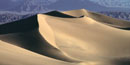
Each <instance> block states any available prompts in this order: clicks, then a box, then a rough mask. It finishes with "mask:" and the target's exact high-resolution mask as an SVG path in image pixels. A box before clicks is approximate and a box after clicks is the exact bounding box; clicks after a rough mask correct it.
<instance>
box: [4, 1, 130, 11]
mask: <svg viewBox="0 0 130 65" xmlns="http://www.w3.org/2000/svg"><path fill="white" fill-rule="evenodd" d="M5 2H6V1H5ZM104 2H105V1H104ZM15 3H16V5H17V6H16V5H15V7H13V8H8V9H6V10H7V11H13V12H33V13H34V12H35V13H43V12H48V11H52V10H60V11H65V10H73V9H83V8H84V9H87V10H90V11H96V12H97V11H119V12H120V11H123V12H129V11H130V9H129V8H121V7H105V6H103V5H100V4H99V3H96V2H93V1H90V0H22V2H21V0H18V1H17V2H15ZM10 4H12V5H14V3H12V2H10ZM8 5H9V4H8ZM12 5H10V6H12Z"/></svg>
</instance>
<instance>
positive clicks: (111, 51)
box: [0, 9, 130, 65]
mask: <svg viewBox="0 0 130 65" xmlns="http://www.w3.org/2000/svg"><path fill="white" fill-rule="evenodd" d="M63 13H64V14H63ZM66 14H67V15H66ZM71 17H72V18H71ZM73 17H74V18H73ZM129 27H130V25H129V22H127V21H123V20H118V19H114V18H111V17H108V16H104V15H101V14H97V13H93V12H88V11H86V10H84V9H81V10H72V11H66V12H58V13H57V12H55V11H53V12H49V13H46V14H38V15H35V16H32V17H29V18H27V19H23V20H19V21H16V22H12V23H7V24H3V25H0V57H1V58H4V60H2V59H1V58H0V64H2V63H3V64H6V61H7V62H8V63H9V64H7V65H11V63H12V64H14V65H25V64H26V65H27V64H39V65H49V64H50V65H51V64H53V63H54V65H123V63H124V62H125V61H126V62H125V63H126V64H130V61H129V59H130V31H129V30H123V29H120V28H125V29H126V28H127V29H129ZM9 48H12V49H9ZM15 49H16V50H15ZM8 54H9V55H8ZM20 54H21V55H20ZM15 56H16V57H15ZM18 56H20V57H18ZM28 56H29V57H28ZM26 57H27V58H26ZM10 58H11V59H13V60H11V59H10ZM28 58H31V60H30V61H29V59H28ZM35 58H36V59H35ZM126 59H127V60H126ZM35 60H36V61H35ZM59 60H62V61H59ZM10 61H11V62H10ZM15 61H17V62H18V63H16V62H15ZM32 61H33V62H32ZM42 61H43V62H44V61H46V62H45V64H44V63H42ZM63 61H65V62H63ZM81 61H82V62H83V63H81ZM79 63H81V64H79Z"/></svg>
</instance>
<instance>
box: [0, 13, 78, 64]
mask: <svg viewBox="0 0 130 65" xmlns="http://www.w3.org/2000/svg"><path fill="white" fill-rule="evenodd" d="M38 23H40V24H43V25H44V23H45V21H41V22H38V17H37V15H35V16H32V17H29V18H27V19H23V20H20V21H15V22H12V23H7V24H3V25H0V40H1V41H4V42H7V43H10V44H13V45H17V46H19V47H22V48H25V49H27V50H31V51H32V52H36V53H38V54H41V55H44V56H48V57H52V58H55V59H58V60H62V61H68V62H78V61H76V60H74V59H72V58H71V57H69V56H67V54H65V53H64V52H62V51H60V50H59V49H58V47H57V46H56V44H55V42H54V40H52V39H53V34H51V33H53V31H50V30H49V29H46V30H45V28H47V25H46V26H43V25H39V24H38ZM39 30H40V31H42V32H39ZM44 31H45V32H46V33H45V32H44ZM45 34H47V35H49V36H50V37H49V36H47V35H45ZM42 35H45V36H42ZM45 38H50V39H49V40H48V39H45ZM51 38H52V39H51Z"/></svg>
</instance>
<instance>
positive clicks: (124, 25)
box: [62, 9, 130, 30]
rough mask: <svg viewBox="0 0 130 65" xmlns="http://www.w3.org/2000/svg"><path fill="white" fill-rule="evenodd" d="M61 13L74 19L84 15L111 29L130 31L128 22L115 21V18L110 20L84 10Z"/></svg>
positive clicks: (107, 17)
mask: <svg viewBox="0 0 130 65" xmlns="http://www.w3.org/2000/svg"><path fill="white" fill-rule="evenodd" d="M62 13H64V14H68V15H71V16H75V17H79V16H83V15H85V16H87V17H90V18H92V19H94V20H96V21H98V22H101V23H105V24H107V25H110V26H113V27H116V28H120V29H126V30H129V29H130V22H128V21H124V20H119V19H116V18H112V17H109V16H105V15H102V14H98V13H94V12H90V11H87V10H85V9H79V10H72V11H64V12H62Z"/></svg>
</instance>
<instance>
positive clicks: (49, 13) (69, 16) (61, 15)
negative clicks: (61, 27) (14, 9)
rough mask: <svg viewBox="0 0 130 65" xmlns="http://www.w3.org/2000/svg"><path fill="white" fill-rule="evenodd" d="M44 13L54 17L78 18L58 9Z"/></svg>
mask: <svg viewBox="0 0 130 65" xmlns="http://www.w3.org/2000/svg"><path fill="white" fill-rule="evenodd" d="M44 14H45V15H49V16H55V17H60V18H78V17H74V16H71V15H67V14H64V13H61V12H58V11H51V12H48V13H44Z"/></svg>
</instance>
